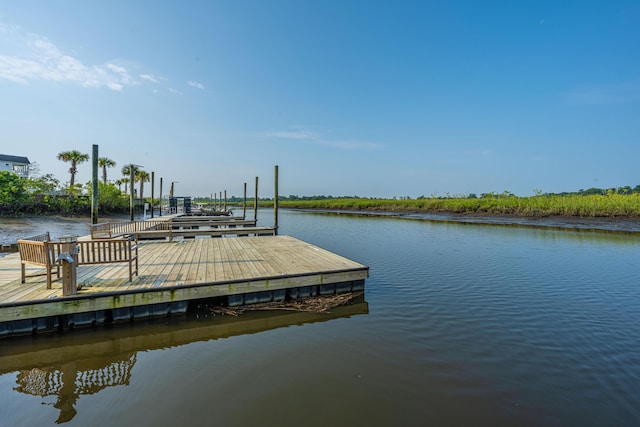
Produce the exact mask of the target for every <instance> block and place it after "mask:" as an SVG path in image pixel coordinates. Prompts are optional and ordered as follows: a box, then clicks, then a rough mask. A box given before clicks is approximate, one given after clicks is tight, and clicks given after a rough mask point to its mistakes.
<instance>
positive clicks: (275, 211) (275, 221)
mask: <svg viewBox="0 0 640 427" xmlns="http://www.w3.org/2000/svg"><path fill="white" fill-rule="evenodd" d="M273 193H274V194H273V233H274V234H275V235H276V236H277V235H278V165H276V167H275V171H274V183H273Z"/></svg>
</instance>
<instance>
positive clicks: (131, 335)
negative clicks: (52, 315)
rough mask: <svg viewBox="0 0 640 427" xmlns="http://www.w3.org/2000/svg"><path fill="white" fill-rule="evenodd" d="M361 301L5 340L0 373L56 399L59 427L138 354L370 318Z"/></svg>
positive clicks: (123, 377) (120, 380) (121, 379)
mask: <svg viewBox="0 0 640 427" xmlns="http://www.w3.org/2000/svg"><path fill="white" fill-rule="evenodd" d="M368 312H369V306H368V304H367V302H365V301H364V297H359V299H356V300H355V302H353V303H352V304H349V305H345V306H341V307H336V308H333V309H332V310H331V312H330V313H322V314H315V313H297V312H247V313H245V314H243V315H242V316H239V317H229V316H224V317H220V316H217V317H203V315H204V314H205V313H206V310H204V309H201V310H200V311H197V312H194V313H190V315H189V316H188V317H183V318H177V319H169V320H168V321H167V320H163V321H155V322H148V323H144V324H141V323H136V324H135V325H133V326H131V327H127V326H122V327H115V328H112V329H106V328H99V329H92V330H85V331H77V332H76V333H74V334H67V335H58V336H36V337H28V338H22V339H13V340H4V341H3V342H2V343H1V345H0V349H2V352H1V354H2V355H1V356H0V375H3V374H8V373H15V372H17V376H16V386H15V387H13V390H14V391H17V392H19V393H24V394H28V395H32V396H40V397H42V398H45V397H48V396H54V397H55V399H56V402H55V403H54V404H53V406H54V407H55V408H56V409H58V410H59V415H58V418H57V420H56V423H57V424H60V423H65V422H67V421H70V420H72V419H73V418H74V417H75V416H76V414H77V412H76V403H77V402H78V400H79V399H80V397H81V396H85V395H91V394H96V393H98V392H100V391H102V390H104V389H106V388H108V387H114V386H128V385H129V384H130V382H131V378H132V370H133V367H134V365H135V364H136V361H137V354H138V353H139V352H146V351H150V350H161V349H166V348H169V347H177V346H183V345H187V344H190V343H193V342H198V341H209V340H215V339H220V338H228V337H231V336H236V335H245V334H255V333H260V332H264V331H268V330H272V329H277V328H283V327H288V326H293V325H304V324H309V323H317V322H326V321H329V320H333V319H338V318H349V317H351V316H355V315H359V314H368Z"/></svg>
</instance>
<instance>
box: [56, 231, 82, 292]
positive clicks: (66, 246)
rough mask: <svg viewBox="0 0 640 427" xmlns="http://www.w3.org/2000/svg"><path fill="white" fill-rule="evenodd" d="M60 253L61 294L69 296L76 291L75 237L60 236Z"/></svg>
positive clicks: (76, 255) (76, 259) (76, 258)
mask: <svg viewBox="0 0 640 427" xmlns="http://www.w3.org/2000/svg"><path fill="white" fill-rule="evenodd" d="M60 242H61V245H60V255H59V256H58V257H59V259H60V260H61V261H62V295H63V296H69V295H75V294H77V293H78V288H77V286H76V272H77V265H78V254H77V251H76V248H77V246H76V242H77V237H75V236H66V237H60Z"/></svg>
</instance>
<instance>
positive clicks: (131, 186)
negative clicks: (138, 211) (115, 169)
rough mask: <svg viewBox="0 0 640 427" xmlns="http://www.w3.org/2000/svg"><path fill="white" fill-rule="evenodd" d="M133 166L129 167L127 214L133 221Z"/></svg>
mask: <svg viewBox="0 0 640 427" xmlns="http://www.w3.org/2000/svg"><path fill="white" fill-rule="evenodd" d="M133 178H134V173H133V164H131V165H129V214H130V216H131V221H133Z"/></svg>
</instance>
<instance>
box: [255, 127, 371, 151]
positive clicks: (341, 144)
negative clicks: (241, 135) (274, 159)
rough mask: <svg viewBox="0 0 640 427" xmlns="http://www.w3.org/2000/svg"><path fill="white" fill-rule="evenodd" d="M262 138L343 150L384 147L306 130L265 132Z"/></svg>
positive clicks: (294, 129)
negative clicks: (329, 136) (328, 136)
mask: <svg viewBox="0 0 640 427" xmlns="http://www.w3.org/2000/svg"><path fill="white" fill-rule="evenodd" d="M262 136H263V137H266V138H271V139H284V140H288V141H293V142H298V143H302V144H314V145H322V146H326V147H334V148H340V149H343V150H371V149H376V148H380V147H382V145H381V144H377V143H373V142H366V141H353V140H346V139H334V138H326V137H324V136H323V135H322V134H320V133H318V132H315V131H313V130H309V129H304V128H292V129H290V130H283V131H270V132H264V133H263V134H262Z"/></svg>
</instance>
